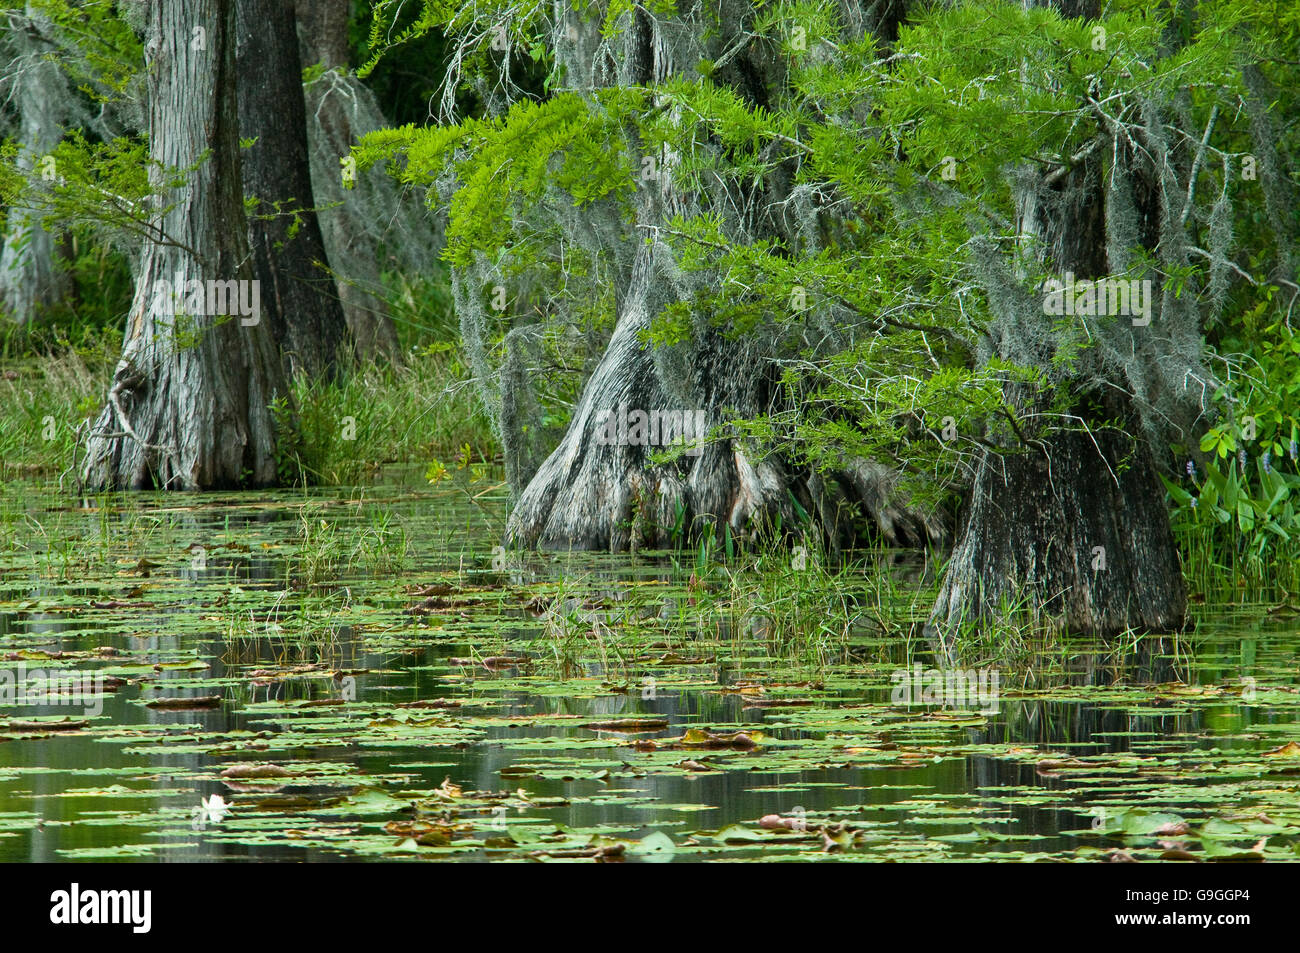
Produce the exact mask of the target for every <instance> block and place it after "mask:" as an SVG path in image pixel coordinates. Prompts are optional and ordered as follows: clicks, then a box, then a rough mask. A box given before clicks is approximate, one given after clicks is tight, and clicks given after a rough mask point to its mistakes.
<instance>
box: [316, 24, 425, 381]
mask: <svg viewBox="0 0 1300 953" xmlns="http://www.w3.org/2000/svg"><path fill="white" fill-rule="evenodd" d="M351 6H352V5H351V0H312V2H301V3H298V4H297V16H298V36H299V40H300V44H301V49H302V60H303V62H304V63H306V64H308V65H316V64H320V65H323V66H324V67H325V70H326V72H325V73H324V75H322V76H320V77H318V78H316V79H315V80H313V81H312V82H311V83H308V84H307V85H306V88H305V90H304V94H305V97H306V104H307V137H308V141H309V153H310V156H311V177H312V186H313V188H314V191H315V195H316V196H317V200H318V201H319V203H320V206H321V210H320V213H319V219H320V226H321V233H322V236H323V239H324V242H325V248H326V250H327V252H328V254H329V260H330V264H331V265H332V266H333V268H334V273H335V284H336V288H337V293H338V297H339V301H340V302H341V305H342V309H343V315H344V318H345V319H346V321H347V325H348V328H349V329H350V331H351V334H352V339H353V342H354V346H355V347H356V352H357V354H358V356H360V357H364V358H375V357H384V358H387V359H388V360H396V359H398V357H399V353H398V352H399V350H400V348H399V345H398V341H397V329H396V327H395V326H394V324H393V319H392V315H391V314H390V313H389V309H388V304H387V303H386V302H385V301H384V299H383V298H382V297H380V295H379V294H377V293H376V292H378V291H379V290H380V289H381V287H382V279H381V274H380V262H381V254H380V247H379V246H380V240H379V239H378V237H377V236H376V231H377V230H378V227H379V226H380V224H381V222H382V221H386V220H391V219H392V218H393V217H394V215H395V214H396V213H397V209H396V208H384V207H382V206H383V203H376V202H375V201H374V199H375V198H376V197H377V196H383V195H389V194H395V191H394V189H393V185H392V183H391V182H387V181H382V180H383V179H384V178H386V177H385V173H384V172H383V170H382V169H373V170H370V171H369V172H367V173H362V172H360V171H357V172H354V173H352V174H351V176H349V177H348V178H349V181H348V182H346V183H345V182H344V178H345V176H347V172H346V171H345V169H344V168H343V166H342V165H341V161H342V160H345V159H346V158H347V156H348V155H349V153H350V152H351V149H352V146H353V145H354V144H355V143H356V142H357V140H358V139H359V138H360V137H361V136H363V135H365V134H366V133H368V132H373V131H374V130H375V129H378V128H380V127H381V126H384V125H387V123H386V122H384V120H383V117H382V114H381V113H380V110H379V105H378V103H376V102H375V101H374V96H373V94H372V93H371V92H370V90H369V89H367V88H366V87H365V86H364V85H362V83H361V82H360V81H359V80H358V79H357V78H356V77H355V76H354V75H352V74H351V73H350V72H349V71H348V22H349V17H350V13H351ZM377 177H378V181H377ZM377 186H378V190H377V189H376V187H377ZM368 206H370V207H368ZM427 264H428V263H427V262H424V263H421V267H427Z"/></svg>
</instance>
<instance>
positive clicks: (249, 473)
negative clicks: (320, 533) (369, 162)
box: [83, 0, 287, 490]
mask: <svg viewBox="0 0 1300 953" xmlns="http://www.w3.org/2000/svg"><path fill="white" fill-rule="evenodd" d="M234 4H235V0H155V2H154V3H152V4H151V5H150V8H149V12H148V33H147V41H146V47H145V53H146V59H147V68H148V74H149V75H148V87H149V106H148V109H149V151H150V157H151V159H152V160H153V161H154V163H155V164H156V167H157V168H161V169H184V168H189V167H192V166H195V167H196V168H195V169H194V171H193V172H192V173H190V174H189V175H188V178H187V181H186V182H185V183H184V184H182V185H181V186H179V187H176V188H172V189H170V190H169V192H168V194H167V195H166V196H165V199H164V202H163V206H164V207H166V206H170V210H168V211H166V212H165V213H164V214H161V215H160V216H159V218H158V238H157V239H156V240H152V241H149V242H147V243H146V245H145V247H144V250H143V254H142V256H141V268H140V273H139V278H138V281H137V283H136V291H135V298H134V300H133V301H132V305H131V310H130V312H129V313H128V316H127V327H126V339H125V344H124V346H123V353H122V359H121V361H120V362H119V363H118V365H117V369H116V371H115V373H114V375H113V382H112V386H111V388H110V390H109V394H108V403H107V406H106V407H105V408H104V410H103V412H102V413H101V414H100V416H99V419H98V420H97V421H96V423H95V424H94V426H93V428H92V430H91V432H90V436H89V440H88V448H87V458H86V461H85V465H84V469H83V482H84V483H85V484H86V485H88V486H90V487H93V488H114V487H115V488H124V489H145V488H151V487H160V488H164V489H184V490H196V489H213V488H229V487H238V486H249V485H253V486H265V485H271V484H274V483H275V482H276V476H277V474H276V456H275V452H276V426H277V422H276V418H275V415H274V414H273V412H272V410H271V406H270V405H271V403H272V401H274V400H276V399H277V398H280V397H284V396H286V395H287V388H286V385H285V379H284V375H283V369H282V365H281V358H280V354H279V350H278V348H277V346H276V342H275V338H274V336H273V334H272V329H271V328H270V327H268V325H267V323H266V322H264V321H261V320H259V315H258V314H257V312H256V309H255V308H252V307H250V308H248V309H247V311H248V313H247V314H245V313H244V310H245V309H243V308H240V307H236V308H233V309H232V308H231V306H230V303H229V300H228V299H227V301H226V302H225V304H224V309H223V306H222V305H221V304H220V303H217V304H215V306H214V304H212V303H209V302H207V301H206V300H204V301H200V300H199V298H200V297H201V296H197V295H196V296H189V295H187V290H189V289H193V288H194V287H195V286H193V285H191V284H189V283H190V282H202V283H204V286H205V288H206V283H207V282H208V281H214V282H216V281H223V280H233V281H236V282H241V283H243V284H242V285H240V288H242V289H243V290H244V295H243V300H244V301H246V302H248V303H249V304H250V305H251V304H253V303H255V300H254V292H255V289H256V286H255V285H253V284H252V281H253V278H254V274H253V270H252V267H251V264H250V256H249V250H248V244H247V234H248V232H247V223H246V221H245V218H244V207H243V189H242V185H241V182H240V171H239V149H238V145H239V143H238V126H239V122H238V113H237V102H236V98H237V93H236V82H235V46H234V36H235V33H234V31H235V5H234ZM154 174H155V175H159V176H160V175H161V174H162V173H160V172H157V171H155V173H154ZM178 286H179V287H181V288H182V292H181V294H180V295H179V296H173V295H172V294H171V293H170V291H171V289H173V288H175V287H178ZM236 297H237V298H238V294H237V296H236ZM187 299H188V300H187ZM200 304H202V305H203V306H202V307H199V305H200ZM232 310H234V311H235V312H236V313H233V314H232V313H230V312H231V311H232ZM209 311H221V312H222V313H208V312H209Z"/></svg>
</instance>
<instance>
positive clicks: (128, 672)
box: [0, 485, 1300, 861]
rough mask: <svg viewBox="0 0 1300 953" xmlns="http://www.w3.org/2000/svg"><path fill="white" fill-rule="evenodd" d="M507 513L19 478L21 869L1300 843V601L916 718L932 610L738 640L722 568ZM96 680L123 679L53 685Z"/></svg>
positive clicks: (2, 622)
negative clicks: (532, 531)
mask: <svg viewBox="0 0 1300 953" xmlns="http://www.w3.org/2000/svg"><path fill="white" fill-rule="evenodd" d="M503 515H504V500H503V498H502V497H501V495H500V492H499V491H495V492H494V491H491V490H490V489H489V488H488V487H486V486H473V487H466V488H460V487H454V486H453V487H450V488H448V487H443V488H437V489H435V488H428V487H403V486H383V487H376V488H373V489H367V490H365V491H364V492H363V491H343V492H341V493H340V492H338V491H319V492H313V493H311V494H306V495H274V494H270V495H260V496H259V495H254V494H245V495H226V496H189V497H178V496H174V495H173V496H149V495H136V496H131V497H116V498H102V499H94V500H80V501H76V500H71V499H69V498H68V497H66V496H60V495H59V494H57V493H55V492H53V491H51V490H48V489H43V488H39V487H36V486H33V485H10V486H7V487H5V488H4V490H3V491H2V492H0V656H2V657H3V658H2V660H0V666H3V669H0V671H8V672H11V673H13V676H14V678H13V681H14V683H15V684H19V683H22V684H24V685H25V691H24V692H23V693H21V697H19V696H18V695H16V694H15V693H14V692H13V691H11V692H10V694H9V695H7V696H5V697H4V698H3V701H4V702H5V703H6V704H4V706H3V707H0V723H2V724H3V727H2V728H0V859H3V860H6V861H15V860H77V859H85V860H102V859H113V858H122V859H129V860H144V861H158V860H183V861H223V860H269V859H276V860H293V861H301V860H311V861H339V860H365V859H378V858H382V859H409V860H413V861H415V860H439V859H441V860H469V861H481V860H520V859H532V860H563V859H583V860H586V859H591V858H592V856H593V855H596V854H602V856H603V857H604V858H605V859H616V858H626V859H629V860H658V861H662V860H671V859H678V860H681V859H712V858H728V859H748V860H769V859H795V858H798V859H834V860H891V859H899V860H908V859H925V860H943V859H954V860H960V859H986V858H992V857H1003V858H1008V859H1017V860H1019V859H1039V858H1049V859H1061V860H1076V859H1082V860H1086V859H1098V858H1103V857H1105V856H1106V855H1107V854H1108V853H1109V852H1113V851H1124V852H1128V853H1131V854H1133V855H1134V856H1138V857H1142V858H1155V857H1161V856H1164V857H1169V858H1173V857H1177V856H1179V855H1181V854H1190V855H1193V856H1197V857H1200V858H1202V859H1215V858H1219V857H1237V856H1241V855H1243V854H1258V855H1260V856H1264V857H1266V858H1268V859H1277V860H1286V859H1292V858H1294V857H1295V856H1296V845H1297V843H1300V797H1298V796H1297V790H1298V787H1300V744H1297V745H1296V746H1295V750H1291V749H1290V748H1288V747H1287V745H1288V744H1289V743H1292V742H1296V741H1300V739H1298V738H1297V735H1298V734H1300V725H1298V722H1297V717H1296V716H1297V711H1298V710H1300V694H1298V693H1297V687H1298V686H1300V678H1298V677H1297V674H1298V671H1297V649H1298V648H1300V631H1298V627H1297V624H1296V621H1295V618H1296V616H1295V613H1293V612H1292V611H1291V610H1290V609H1289V608H1288V607H1287V606H1285V605H1279V606H1273V607H1269V606H1266V605H1260V606H1251V607H1246V608H1241V607H1235V608H1227V607H1219V608H1210V609H1204V610H1203V611H1201V613H1200V618H1199V619H1198V623H1197V625H1196V627H1195V629H1194V630H1192V631H1190V632H1189V633H1187V634H1186V635H1184V636H1181V637H1178V638H1171V637H1165V638H1162V639H1147V640H1138V641H1137V642H1135V643H1134V644H1131V645H1125V646H1122V647H1116V646H1108V647H1099V646H1087V645H1078V646H1069V645H1067V646H1065V647H1064V648H1062V647H1060V646H1057V647H1055V648H1054V649H1053V650H1052V651H1051V652H1050V653H1046V654H1041V655H1040V656H1039V657H1033V656H1027V657H1021V658H1020V660H1019V661H1017V662H1015V663H1009V662H1006V661H1005V660H1004V661H1003V662H1002V663H1001V664H999V665H997V669H998V675H999V692H998V695H997V697H996V699H992V700H990V703H989V704H988V705H980V704H976V705H961V704H957V705H952V704H950V705H947V706H944V705H942V704H938V703H934V704H924V703H922V700H921V699H917V700H915V702H914V703H912V704H906V703H903V702H900V701H898V700H897V699H896V697H895V696H894V692H893V686H894V679H895V677H896V673H898V672H900V671H908V672H911V671H912V666H913V665H916V664H919V665H920V666H922V669H923V670H925V669H929V668H930V666H931V665H932V660H931V659H930V658H929V657H928V655H927V653H926V651H925V646H923V645H921V644H917V643H909V641H908V639H907V638H906V636H905V634H904V633H905V627H904V628H900V629H899V630H898V631H891V632H886V633H882V632H880V631H879V629H877V628H873V627H871V626H867V625H863V626H861V627H860V628H855V629H854V631H853V633H852V634H850V636H849V637H847V638H845V639H842V640H840V641H838V642H836V641H834V640H828V642H827V644H824V645H822V646H821V649H820V650H819V651H818V652H816V653H813V652H809V651H806V650H800V649H798V648H796V649H794V650H790V649H789V648H788V646H787V647H784V648H783V647H782V644H781V633H780V632H774V631H772V630H771V629H770V628H769V629H766V630H764V633H763V634H764V635H765V636H767V637H764V638H757V637H754V638H751V637H741V636H740V635H739V633H742V632H752V631H753V629H752V627H749V626H747V625H746V624H742V621H741V620H738V619H736V618H727V612H726V607H725V606H723V607H722V609H721V610H719V608H718V603H717V602H716V601H715V602H709V601H708V600H706V599H705V598H704V596H703V590H693V589H691V588H689V578H690V576H691V573H692V567H691V565H689V564H688V565H687V566H686V567H685V568H682V569H678V568H677V567H676V566H675V565H674V564H673V561H672V559H671V558H669V557H666V556H659V557H646V556H638V557H629V556H618V557H614V556H608V555H605V556H599V555H570V554H550V555H529V556H526V557H520V556H517V555H514V554H504V553H502V552H501V551H499V550H497V551H495V552H494V550H493V546H494V544H495V542H496V541H497V540H498V539H499V538H500V529H501V522H502V519H503ZM194 544H198V545H199V546H201V547H203V549H202V551H201V552H200V551H199V550H197V549H195V548H193V546H194ZM737 572H741V573H742V577H743V571H741V570H737ZM722 578H726V577H725V575H724V576H723V577H722ZM901 578H907V577H906V575H904V576H902V577H901ZM867 581H868V580H866V579H864V580H863V582H864V590H865V589H867V588H870V587H868V586H866V585H865V584H866V582H867ZM709 585H712V583H709ZM430 587H434V588H432V589H431V588H430ZM705 588H706V589H707V588H708V587H707V586H706V587H705ZM906 595H907V594H906V592H901V593H895V594H894V596H893V597H892V598H893V599H895V600H898V601H900V602H905V601H906ZM706 604H707V606H708V607H709V608H708V611H707V612H706V608H705V607H706ZM1270 608H1271V609H1272V611H1271V612H1270ZM907 615H908V612H907V611H906V610H900V612H899V613H898V618H899V619H903V620H904V621H905V617H906V616H907ZM912 615H913V616H914V615H915V612H914V611H913V612H912ZM696 616H698V619H697V618H696ZM814 655H816V656H817V657H816V658H814V657H813V656H814ZM484 659H488V660H489V661H488V662H487V663H486V664H485V663H484V661H483V660H484ZM972 667H977V666H974V665H972ZM979 667H984V668H987V666H979ZM74 676H76V677H81V676H89V677H91V678H93V677H94V676H104V677H106V678H110V679H118V680H120V684H116V685H114V684H111V683H110V684H107V685H104V686H99V685H98V684H96V689H97V690H94V691H92V692H90V693H89V694H81V695H75V696H71V697H68V698H62V699H61V701H62V702H63V703H60V704H51V703H50V702H51V701H52V700H53V699H52V697H50V696H48V695H43V694H41V691H42V686H44V687H45V688H49V687H51V686H50V684H49V683H48V682H47V681H45V680H48V679H56V680H57V679H65V680H66V679H68V678H71V677H74ZM66 685H67V683H66V682H64V683H62V684H60V683H59V682H57V681H56V682H54V683H53V687H54V689H55V690H56V691H58V690H60V688H63V687H66ZM101 688H102V690H98V689H101ZM159 698H163V699H178V698H191V699H193V698H207V699H210V701H209V702H208V703H207V704H209V705H210V706H211V707H205V708H201V709H180V710H175V709H168V708H159V707H148V706H147V705H146V702H149V701H153V700H157V699H159ZM434 705H438V706H442V707H433V706H434ZM980 708H987V710H979V709H980ZM632 718H639V719H656V720H654V721H650V722H642V723H641V724H638V725H629V724H628V723H626V722H624V724H623V725H621V726H619V725H614V726H613V727H622V728H630V729H639V730H635V731H615V730H611V725H610V723H613V722H617V721H619V720H625V719H632ZM692 729H694V730H695V731H696V734H694V735H692V734H689V732H691V730H692ZM738 731H739V732H743V733H744V734H743V736H739V737H738V736H736V735H735V733H736V732H738ZM705 732H711V733H712V736H710V735H708V734H705ZM239 765H243V766H245V768H244V769H243V770H245V771H247V770H248V768H247V766H250V765H253V766H265V765H272V766H274V767H273V768H271V769H263V770H264V772H267V773H270V774H271V775H273V776H267V777H243V778H239V777H232V776H230V774H229V772H228V769H230V768H231V767H232V766H239ZM236 770H239V769H238V768H236ZM223 771H226V772H227V774H226V775H225V776H223V774H222V772H223ZM444 782H445V784H444ZM213 795H219V796H220V797H221V798H222V799H223V801H224V802H225V806H224V807H223V808H216V809H210V810H208V811H207V812H206V813H205V812H204V811H203V809H202V808H201V806H200V805H201V802H204V801H205V800H207V799H209V798H211V797H212V796H213ZM207 803H208V804H209V805H211V803H212V802H211V801H208V802H207ZM767 815H782V816H783V817H785V818H786V819H787V821H788V823H787V824H786V827H785V829H781V830H771V829H766V828H764V827H763V826H761V825H760V823H759V820H760V818H763V817H764V816H767ZM769 823H770V822H769Z"/></svg>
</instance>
